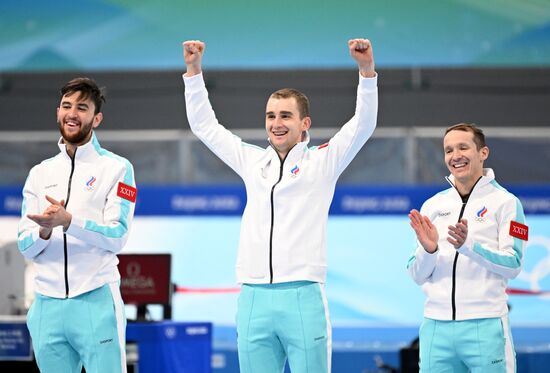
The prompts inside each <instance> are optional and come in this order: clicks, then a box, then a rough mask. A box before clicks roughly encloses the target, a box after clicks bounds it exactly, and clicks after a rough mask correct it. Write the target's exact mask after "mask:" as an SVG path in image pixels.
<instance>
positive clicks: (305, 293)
mask: <svg viewBox="0 0 550 373" xmlns="http://www.w3.org/2000/svg"><path fill="white" fill-rule="evenodd" d="M347 47H348V51H349V53H350V55H351V57H352V58H353V60H355V62H356V63H357V67H358V74H357V75H358V76H357V78H358V86H357V101H356V102H357V104H356V109H355V115H354V116H353V117H352V118H351V119H350V120H349V121H348V122H347V123H345V124H344V125H343V126H342V128H341V129H340V130H339V131H338V132H337V133H336V134H335V135H334V136H333V137H332V138H331V139H330V140H329V142H328V143H325V144H322V145H319V146H311V147H310V146H309V145H308V143H309V134H308V130H309V128H310V126H311V118H310V116H309V101H308V99H307V97H306V96H305V95H304V94H303V93H302V92H300V91H298V90H296V89H292V88H284V89H280V90H278V91H276V92H274V93H273V94H271V96H270V97H269V98H268V100H267V104H266V110H265V117H264V120H265V129H266V133H267V136H268V138H269V145H270V146H268V147H266V148H265V149H264V148H260V147H257V146H254V145H251V144H247V143H245V142H243V141H242V140H241V139H240V138H238V137H237V136H235V135H233V134H232V133H231V132H230V131H229V130H227V129H226V128H224V127H223V126H222V125H221V124H220V123H219V122H218V120H217V119H216V115H215V113H214V111H213V110H212V107H211V105H210V102H209V100H208V92H207V90H206V87H205V83H204V79H203V75H202V56H203V53H204V50H205V44H204V43H203V42H201V41H197V40H190V41H187V42H185V43H184V44H183V48H184V60H185V64H186V67H187V71H186V73H185V75H184V77H183V79H184V82H185V99H186V108H187V118H188V119H189V124H190V126H191V130H192V131H193V133H194V134H195V135H197V137H198V138H199V139H200V140H201V141H202V142H204V143H205V144H206V145H207V146H208V148H210V150H212V151H213V152H214V153H215V154H216V155H217V156H218V157H219V158H220V159H222V160H223V161H224V162H225V163H226V164H227V165H228V166H230V167H231V168H232V169H233V170H234V171H235V172H237V173H238V174H239V176H240V177H241V178H242V179H243V181H244V183H245V186H246V193H247V202H246V207H245V210H244V213H243V217H242V224H241V236H240V243H239V253H238V258H237V265H236V269H237V281H238V282H239V283H241V284H242V287H241V292H240V295H239V301H238V309H237V345H238V353H239V366H240V371H241V373H256V372H262V373H275V372H277V373H280V372H282V371H283V368H284V364H285V361H286V359H287V358H288V362H289V365H290V370H291V371H292V372H293V373H327V372H330V369H331V345H332V338H331V333H332V330H331V326H330V320H329V316H328V306H327V300H326V297H325V290H324V284H325V281H326V273H327V262H326V225H327V217H328V210H329V207H330V203H331V201H332V197H333V194H334V188H335V185H336V181H337V180H338V177H339V176H340V175H341V174H342V172H343V171H344V169H345V168H346V167H347V165H348V164H349V163H350V162H351V161H352V160H353V158H354V157H355V155H356V154H357V152H359V150H360V149H361V148H362V147H363V145H364V144H365V142H366V141H367V140H368V139H369V137H370V136H371V135H372V133H373V132H374V129H375V127H376V117H377V112H378V89H377V74H376V71H375V69H374V55H373V52H372V45H371V43H370V41H369V40H367V39H352V40H349V41H348V45H347Z"/></svg>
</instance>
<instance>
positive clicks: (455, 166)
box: [451, 162, 468, 170]
mask: <svg viewBox="0 0 550 373" xmlns="http://www.w3.org/2000/svg"><path fill="white" fill-rule="evenodd" d="M467 165H468V162H460V163H455V164H452V165H451V167H452V168H454V169H455V170H457V169H461V168H464V167H466V166H467Z"/></svg>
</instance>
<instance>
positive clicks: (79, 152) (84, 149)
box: [57, 131, 101, 161]
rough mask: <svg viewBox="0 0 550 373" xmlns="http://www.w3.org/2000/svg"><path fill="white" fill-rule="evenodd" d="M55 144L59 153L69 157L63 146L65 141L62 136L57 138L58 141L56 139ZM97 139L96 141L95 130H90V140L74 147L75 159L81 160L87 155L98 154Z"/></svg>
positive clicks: (87, 156)
mask: <svg viewBox="0 0 550 373" xmlns="http://www.w3.org/2000/svg"><path fill="white" fill-rule="evenodd" d="M57 146H58V147H59V150H60V151H61V153H62V154H63V155H64V156H66V157H67V158H70V157H69V154H68V153H67V147H66V146H65V143H64V142H63V137H60V138H59V141H57ZM100 148H101V147H100V145H99V141H97V137H96V136H95V132H94V131H92V137H91V138H90V141H88V142H87V143H85V144H82V145H79V146H78V148H77V149H76V153H75V161H76V160H83V159H86V158H89V157H93V156H95V155H97V154H98V149H100Z"/></svg>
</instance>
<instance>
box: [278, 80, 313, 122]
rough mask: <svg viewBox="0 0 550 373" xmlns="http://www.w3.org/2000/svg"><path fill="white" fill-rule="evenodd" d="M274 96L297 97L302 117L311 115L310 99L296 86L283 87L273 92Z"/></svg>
mask: <svg viewBox="0 0 550 373" xmlns="http://www.w3.org/2000/svg"><path fill="white" fill-rule="evenodd" d="M269 97H273V98H291V97H294V98H295V99H296V103H297V104H298V112H299V113H300V119H304V118H305V117H309V100H308V98H307V96H306V95H304V94H303V93H302V92H300V91H298V90H297V89H294V88H283V89H279V90H278V91H275V92H273V93H272V94H271V96H269Z"/></svg>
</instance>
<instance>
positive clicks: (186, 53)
mask: <svg viewBox="0 0 550 373" xmlns="http://www.w3.org/2000/svg"><path fill="white" fill-rule="evenodd" d="M205 48H206V46H205V44H204V43H203V42H202V41H200V40H187V41H185V42H183V59H184V61H185V65H186V66H187V72H186V73H185V76H193V75H197V74H200V73H201V72H202V55H203V54H204V49H205Z"/></svg>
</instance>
